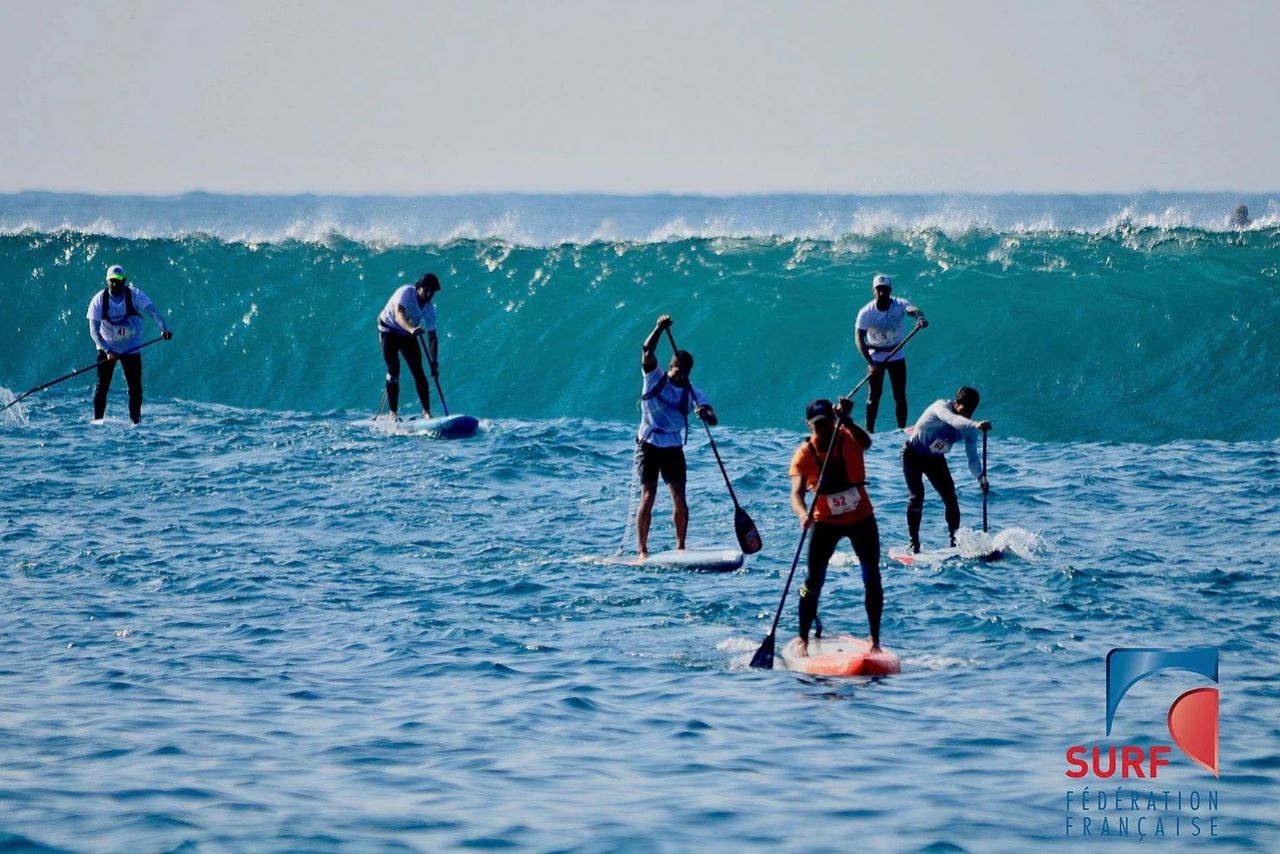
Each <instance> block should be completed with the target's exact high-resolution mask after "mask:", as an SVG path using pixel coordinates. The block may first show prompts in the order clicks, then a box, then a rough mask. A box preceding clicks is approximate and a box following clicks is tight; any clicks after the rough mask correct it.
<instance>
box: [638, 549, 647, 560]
mask: <svg viewBox="0 0 1280 854" xmlns="http://www.w3.org/2000/svg"><path fill="white" fill-rule="evenodd" d="M639 558H640V560H648V559H649V552H648V551H646V550H645V549H641V550H640V554H639Z"/></svg>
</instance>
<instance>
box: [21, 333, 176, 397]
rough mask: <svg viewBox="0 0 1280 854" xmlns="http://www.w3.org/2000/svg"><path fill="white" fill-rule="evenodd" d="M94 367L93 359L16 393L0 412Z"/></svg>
mask: <svg viewBox="0 0 1280 854" xmlns="http://www.w3.org/2000/svg"><path fill="white" fill-rule="evenodd" d="M163 340H164V336H163V335H161V336H159V337H157V338H152V339H151V340H150V341H147V342H146V343H144V344H143V345H142V346H141V347H139V348H138V350H141V349H142V348H143V347H150V346H151V345H152V344H154V343H156V342H157V341H163ZM138 350H134V351H133V352H135V353H136V352H138ZM96 367H98V362H97V361H96V360H95V361H94V363H93V364H92V365H85V366H84V367H83V368H77V369H76V370H74V371H72V372H71V373H69V374H63V375H62V376H60V377H58V378H57V379H56V380H49V381H48V382H47V383H45V384H44V385H38V386H36V387H35V388H32V389H28V390H26V391H24V392H23V393H22V394H20V395H18V396H17V397H15V398H14V399H13V400H11V401H9V402H8V403H6V404H5V405H4V406H0V412H4V411H5V410H6V409H8V408H9V407H10V406H13V405H14V404H15V403H17V402H19V401H20V400H23V399H24V398H28V397H30V396H31V395H33V394H35V393H36V392H38V391H44V390H45V389H47V388H49V387H50V386H55V385H57V384H58V383H60V382H62V381H64V380H69V379H71V378H72V377H78V376H80V375H81V374H83V373H84V372H85V371H92V370H93V369H94V368H96Z"/></svg>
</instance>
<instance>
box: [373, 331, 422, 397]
mask: <svg viewBox="0 0 1280 854" xmlns="http://www.w3.org/2000/svg"><path fill="white" fill-rule="evenodd" d="M378 338H380V339H381V340H382V360H383V361H384V362H386V363H387V405H388V406H389V407H390V408H391V411H392V412H399V410H400V359H399V357H398V355H397V354H399V356H404V362H405V364H406V365H408V366H409V373H411V374H413V384H414V386H415V387H416V388H417V389H418V399H419V400H421V401H422V408H423V409H424V410H427V409H430V408H431V386H430V385H429V384H428V383H427V375H426V373H425V372H424V371H423V370H422V350H421V348H420V347H419V346H418V339H417V336H414V335H396V334H395V333H394V332H379V333H378Z"/></svg>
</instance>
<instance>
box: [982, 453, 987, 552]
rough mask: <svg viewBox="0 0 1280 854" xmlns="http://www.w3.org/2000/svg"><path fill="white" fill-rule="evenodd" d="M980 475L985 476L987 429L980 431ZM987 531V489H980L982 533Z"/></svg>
mask: <svg viewBox="0 0 1280 854" xmlns="http://www.w3.org/2000/svg"><path fill="white" fill-rule="evenodd" d="M982 476H983V477H984V478H985V477H986V476H987V431H986V430H983V431H982ZM986 532H987V491H986V490H985V489H984V490H982V533H984V534H985V533H986Z"/></svg>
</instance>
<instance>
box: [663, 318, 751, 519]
mask: <svg viewBox="0 0 1280 854" xmlns="http://www.w3.org/2000/svg"><path fill="white" fill-rule="evenodd" d="M666 333H667V340H668V341H670V342H671V349H672V350H675V351H676V352H677V353H679V352H680V348H679V347H678V346H677V345H676V337H675V336H674V335H672V334H671V327H670V326H668V327H667V329H666ZM689 386H690V388H692V387H693V381H692V380H690V381H689ZM694 404H695V405H696V404H697V401H696V400H695V401H694ZM698 420H699V421H702V418H698ZM702 429H703V430H706V431H707V441H708V442H709V443H710V444H711V453H712V454H715V458H716V465H718V466H720V475H721V477H723V478H724V485H725V486H727V487H729V498H731V499H732V500H733V508H734V509H735V510H737V509H738V508H739V507H740V506H741V505H739V504H738V495H737V493H735V492H734V491H733V482H732V481H731V480H729V472H728V471H727V470H726V469H725V467H724V460H722V459H720V449H719V448H717V447H716V440H715V439H714V438H712V436H711V427H710V425H708V424H707V422H705V421H702Z"/></svg>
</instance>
